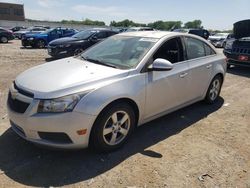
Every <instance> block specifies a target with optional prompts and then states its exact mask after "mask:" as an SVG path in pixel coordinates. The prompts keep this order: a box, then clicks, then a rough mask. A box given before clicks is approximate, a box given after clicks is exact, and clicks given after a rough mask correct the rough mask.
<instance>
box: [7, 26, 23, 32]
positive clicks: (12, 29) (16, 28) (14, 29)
mask: <svg viewBox="0 0 250 188" xmlns="http://www.w3.org/2000/svg"><path fill="white" fill-rule="evenodd" d="M24 29H26V27H24V26H15V27H12V28H10V30H11V31H13V32H16V31H20V30H24Z"/></svg>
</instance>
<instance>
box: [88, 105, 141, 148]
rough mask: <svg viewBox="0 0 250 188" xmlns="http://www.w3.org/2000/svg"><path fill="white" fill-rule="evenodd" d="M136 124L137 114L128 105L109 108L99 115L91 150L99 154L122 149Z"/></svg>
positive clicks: (91, 141) (93, 129) (92, 132)
mask: <svg viewBox="0 0 250 188" xmlns="http://www.w3.org/2000/svg"><path fill="white" fill-rule="evenodd" d="M117 120H118V121H117ZM121 121H124V122H121ZM135 122H136V121H135V113H134V111H133V109H132V107H131V106H129V105H128V104H126V103H120V104H115V105H112V106H108V107H107V108H105V109H104V110H103V111H102V112H101V113H100V114H99V115H98V117H97V119H96V121H95V123H94V125H93V128H92V131H91V135H90V144H89V145H90V148H91V149H93V150H94V151H97V152H108V151H112V150H115V149H118V148H120V147H121V146H122V145H123V144H124V143H125V142H126V141H127V140H128V138H129V136H130V135H131V133H132V132H133V130H134V128H135Z"/></svg>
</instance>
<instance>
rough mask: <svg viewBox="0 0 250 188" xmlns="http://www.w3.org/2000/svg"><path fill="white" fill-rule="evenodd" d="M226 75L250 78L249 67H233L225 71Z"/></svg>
mask: <svg viewBox="0 0 250 188" xmlns="http://www.w3.org/2000/svg"><path fill="white" fill-rule="evenodd" d="M227 73H230V74H234V75H238V76H244V77H248V78H250V67H241V66H233V67H231V68H230V69H227Z"/></svg>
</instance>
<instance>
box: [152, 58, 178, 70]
mask: <svg viewBox="0 0 250 188" xmlns="http://www.w3.org/2000/svg"><path fill="white" fill-rule="evenodd" d="M172 69H173V64H172V63H171V62H170V61H168V60H166V59H161V58H157V59H156V60H154V62H153V63H152V64H151V65H149V66H148V71H169V70H172Z"/></svg>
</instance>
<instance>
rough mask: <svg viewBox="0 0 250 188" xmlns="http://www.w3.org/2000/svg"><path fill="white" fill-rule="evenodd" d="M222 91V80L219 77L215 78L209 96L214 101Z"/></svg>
mask: <svg viewBox="0 0 250 188" xmlns="http://www.w3.org/2000/svg"><path fill="white" fill-rule="evenodd" d="M219 92H220V80H219V79H215V80H214V81H213V82H212V87H211V89H210V91H209V97H210V99H211V100H212V101H214V100H215V99H216V98H217V96H218V94H219Z"/></svg>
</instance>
